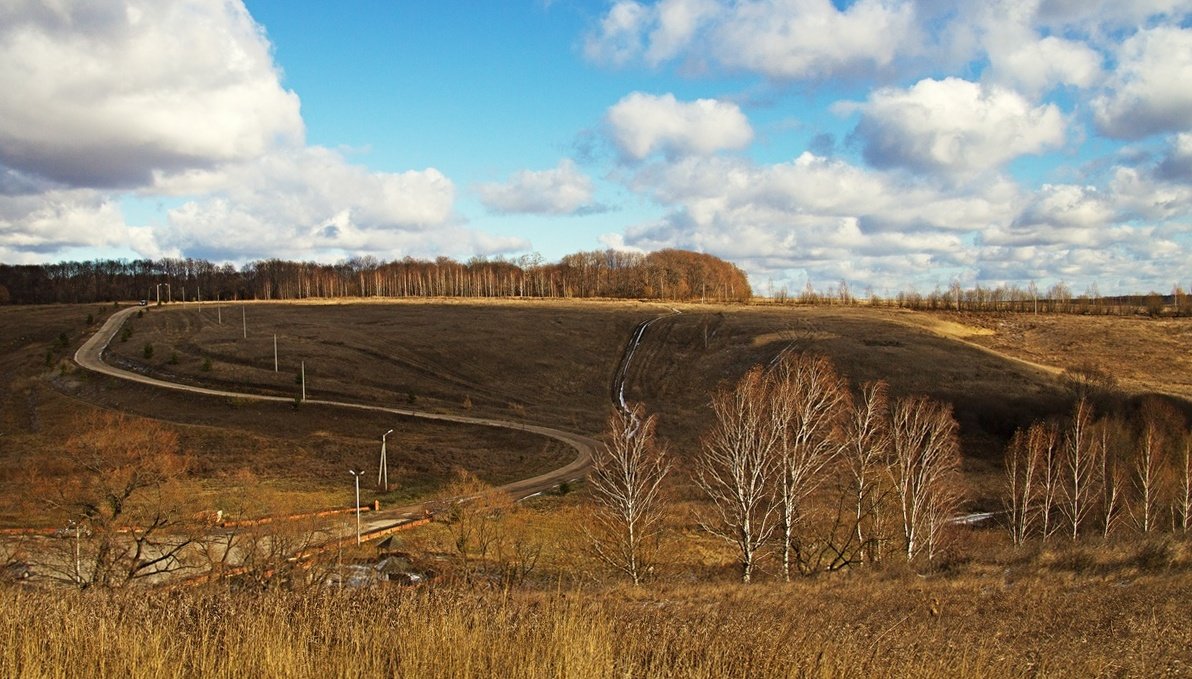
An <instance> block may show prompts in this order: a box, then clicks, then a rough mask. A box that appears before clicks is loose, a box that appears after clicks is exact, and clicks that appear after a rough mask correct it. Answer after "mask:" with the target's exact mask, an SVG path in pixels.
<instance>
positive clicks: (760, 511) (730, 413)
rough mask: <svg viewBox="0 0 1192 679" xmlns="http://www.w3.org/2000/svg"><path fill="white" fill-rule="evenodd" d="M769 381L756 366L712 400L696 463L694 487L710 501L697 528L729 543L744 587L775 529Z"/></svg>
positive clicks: (773, 432) (775, 436)
mask: <svg viewBox="0 0 1192 679" xmlns="http://www.w3.org/2000/svg"><path fill="white" fill-rule="evenodd" d="M768 382H769V380H768V379H767V378H766V376H765V374H764V373H763V372H762V371H761V369H760V368H754V369H753V370H750V371H749V372H748V373H746V374H745V376H744V377H742V378H741V380H740V381H739V382H738V383H737V384H736V385H735V386H734V387H732V388H729V389H722V390H720V391H719V392H717V393H716V395H715V396H714V397H713V399H712V412H713V415H714V417H715V423H714V424H713V427H712V430H711V431H710V432H709V433H708V434H707V435H706V436H705V438H704V440H703V443H702V446H701V450H700V455H699V457H698V458H697V459H696V462H695V481H696V484H697V485H698V486H699V487H700V488H701V489H702V490H703V491H704V492H705V493H707V495H708V498H709V499H710V500H711V501H712V507H713V510H712V514H711V516H706V517H701V519H700V524H701V526H703V528H704V529H705V530H707V531H708V532H709V533H711V534H713V535H716V536H718V537H720V538H721V539H723V540H725V541H727V542H728V543H730V544H732V545H733V546H734V547H735V548H736V550H737V555H738V562H739V564H740V567H741V581H742V582H745V583H748V582H750V580H751V579H752V577H753V569H754V567H755V565H756V562H757V557H758V554H759V551H760V550H761V549H762V548H763V547H764V546H765V544H766V543H767V542H768V541H769V539H770V537H771V535H772V533H773V531H774V527H775V516H774V515H775V505H774V492H773V488H772V484H771V483H770V479H771V476H772V474H773V473H774V471H775V468H776V464H777V460H776V459H775V448H776V446H777V443H778V432H777V431H776V430H775V429H774V427H772V426H769V419H770V413H769V404H768V403H767V395H768V393H769V385H768Z"/></svg>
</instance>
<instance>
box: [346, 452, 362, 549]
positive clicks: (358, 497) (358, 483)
mask: <svg viewBox="0 0 1192 679" xmlns="http://www.w3.org/2000/svg"><path fill="white" fill-rule="evenodd" d="M348 473H349V474H351V475H352V476H353V477H354V478H355V479H356V544H360V477H361V476H363V475H364V471H363V470H361V471H356V470H354V469H349V470H348Z"/></svg>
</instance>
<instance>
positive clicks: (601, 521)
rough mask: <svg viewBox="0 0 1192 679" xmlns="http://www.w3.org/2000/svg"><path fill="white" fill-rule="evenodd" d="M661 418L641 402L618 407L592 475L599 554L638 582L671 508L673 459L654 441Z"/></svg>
mask: <svg viewBox="0 0 1192 679" xmlns="http://www.w3.org/2000/svg"><path fill="white" fill-rule="evenodd" d="M656 420H657V418H656V417H655V416H654V415H651V416H649V417H646V416H645V408H643V407H642V406H641V404H634V405H632V406H630V408H629V410H628V412H622V411H621V410H619V409H618V410H616V411H614V412H613V414H612V416H611V417H609V420H608V434H607V438H606V440H605V443H604V445H603V446H601V447H600V448H598V449H597V450H596V451H595V452H594V453H593V455H592V471H591V472H590V474H589V476H588V478H589V480H590V481H591V483H592V496H593V498H594V499H595V500H596V509H595V511H594V512H593V523H594V525H593V527H592V530H591V531H590V532H589V535H590V537H591V538H592V542H593V547H594V549H595V551H596V554H597V556H599V557H600V559H601V560H603V561H604V562H606V563H608V564H609V565H610V566H612V567H613V568H615V569H617V570H619V571H621V572H623V573H625V574H626V575H628V576H629V578H630V579H631V580H633V584H635V585H637V584H640V583H641V581H642V578H643V577H645V575H646V573H647V572H648V571H649V570H650V569H651V568H652V566H653V560H654V556H655V554H656V548H657V543H658V537H659V535H660V533H661V530H662V520H663V518H664V515H665V511H666V507H665V503H664V500H663V497H662V494H661V489H662V482H663V480H664V479H665V478H666V475H667V473H668V472H669V471H670V463H669V461H668V460H667V456H666V450H665V449H664V448H663V447H662V446H659V445H657V444H656V443H655V440H654V427H655V424H656Z"/></svg>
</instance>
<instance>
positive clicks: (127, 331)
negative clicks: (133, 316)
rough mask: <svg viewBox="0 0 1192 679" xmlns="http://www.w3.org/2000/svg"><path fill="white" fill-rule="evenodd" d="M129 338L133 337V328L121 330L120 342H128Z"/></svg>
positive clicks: (127, 327) (129, 326)
mask: <svg viewBox="0 0 1192 679" xmlns="http://www.w3.org/2000/svg"><path fill="white" fill-rule="evenodd" d="M129 337H132V326H131V325H126V326H124V327H123V328H122V329H121V330H120V341H121V342H127V341H128V338H129Z"/></svg>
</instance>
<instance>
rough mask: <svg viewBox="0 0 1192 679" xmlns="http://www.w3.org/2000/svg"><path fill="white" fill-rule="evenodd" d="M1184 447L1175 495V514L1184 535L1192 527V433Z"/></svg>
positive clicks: (1181, 450) (1182, 448)
mask: <svg viewBox="0 0 1192 679" xmlns="http://www.w3.org/2000/svg"><path fill="white" fill-rule="evenodd" d="M1183 443H1184V445H1183V446H1182V447H1181V449H1180V455H1179V475H1178V476H1179V487H1178V490H1177V492H1176V495H1175V513H1176V515H1177V516H1179V527H1180V530H1181V531H1182V532H1184V533H1187V532H1188V526H1189V525H1192V517H1190V516H1189V515H1192V432H1188V433H1185V434H1184V436H1183Z"/></svg>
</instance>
